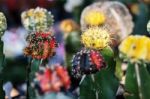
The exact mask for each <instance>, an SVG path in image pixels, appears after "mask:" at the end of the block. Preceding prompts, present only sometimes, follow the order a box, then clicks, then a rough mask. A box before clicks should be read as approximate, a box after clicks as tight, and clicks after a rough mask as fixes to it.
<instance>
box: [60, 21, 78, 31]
mask: <svg viewBox="0 0 150 99" xmlns="http://www.w3.org/2000/svg"><path fill="white" fill-rule="evenodd" d="M77 27H78V26H77V23H75V22H74V21H73V20H71V19H65V20H63V21H62V22H61V23H60V29H61V31H63V32H64V33H70V32H72V31H74V30H75V29H77Z"/></svg>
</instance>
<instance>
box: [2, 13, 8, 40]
mask: <svg viewBox="0 0 150 99" xmlns="http://www.w3.org/2000/svg"><path fill="white" fill-rule="evenodd" d="M6 28H7V22H6V18H5V16H4V14H3V13H1V12H0V37H1V36H2V35H3V33H4V31H5V30H6Z"/></svg>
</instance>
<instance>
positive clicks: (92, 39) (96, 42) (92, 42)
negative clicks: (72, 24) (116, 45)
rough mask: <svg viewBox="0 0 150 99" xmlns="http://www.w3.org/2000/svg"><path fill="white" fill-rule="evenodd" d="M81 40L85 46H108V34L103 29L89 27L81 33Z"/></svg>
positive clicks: (99, 48) (95, 47)
mask: <svg viewBox="0 0 150 99" xmlns="http://www.w3.org/2000/svg"><path fill="white" fill-rule="evenodd" d="M81 42H82V43H83V44H84V46H85V47H87V48H92V49H97V50H101V49H103V48H105V47H107V46H109V43H110V35H109V33H108V31H107V30H105V29H102V28H99V27H91V28H89V29H87V30H86V31H85V32H84V33H83V34H82V35H81Z"/></svg>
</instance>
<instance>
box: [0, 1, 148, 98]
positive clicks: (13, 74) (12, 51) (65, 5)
mask: <svg viewBox="0 0 150 99" xmlns="http://www.w3.org/2000/svg"><path fill="white" fill-rule="evenodd" d="M96 1H106V0H0V12H3V13H4V14H5V16H6V18H7V24H8V28H7V31H6V32H5V34H4V35H3V37H2V40H3V41H4V54H5V56H6V62H5V63H6V66H5V68H4V70H3V72H4V78H5V85H4V88H5V89H6V91H9V88H13V90H14V92H13V95H14V96H18V95H20V96H23V95H24V94H25V93H24V92H25V90H26V84H25V78H26V65H27V61H28V60H27V58H26V57H24V55H23V49H24V47H25V46H26V41H25V36H26V34H27V31H26V30H25V29H24V28H23V27H22V24H21V13H22V12H23V11H25V10H27V9H30V8H35V7H37V6H39V7H44V8H46V9H48V10H49V11H51V12H52V14H53V15H54V19H55V21H54V26H53V28H54V31H55V35H56V39H57V41H58V43H60V46H59V47H58V49H57V54H56V56H55V57H54V58H53V59H51V60H49V64H53V63H61V64H64V60H65V56H64V54H65V48H64V42H63V37H62V33H61V31H60V29H59V23H60V22H61V21H62V20H64V19H68V18H69V19H73V20H75V21H76V22H77V24H80V22H79V21H80V14H81V12H82V10H83V9H84V8H85V7H86V6H88V5H89V4H91V3H93V2H96ZM116 1H120V2H122V3H124V4H125V5H126V6H127V7H128V9H129V11H130V13H131V14H132V16H133V21H134V23H135V26H134V30H133V34H142V35H143V34H144V35H147V36H149V34H148V32H147V29H146V25H147V22H148V20H149V19H150V0H116ZM62 56H64V57H62ZM16 99H18V98H16Z"/></svg>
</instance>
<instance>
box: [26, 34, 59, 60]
mask: <svg viewBox="0 0 150 99" xmlns="http://www.w3.org/2000/svg"><path fill="white" fill-rule="evenodd" d="M27 42H28V46H27V47H26V48H25V49H24V54H25V55H27V56H28V55H31V56H32V58H36V59H46V58H48V57H51V56H53V55H54V54H55V48H56V47H57V43H56V40H55V37H54V36H52V34H51V33H50V32H47V33H45V32H44V33H35V34H29V35H28V37H27Z"/></svg>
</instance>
